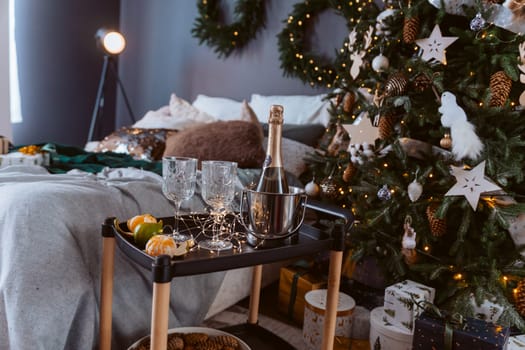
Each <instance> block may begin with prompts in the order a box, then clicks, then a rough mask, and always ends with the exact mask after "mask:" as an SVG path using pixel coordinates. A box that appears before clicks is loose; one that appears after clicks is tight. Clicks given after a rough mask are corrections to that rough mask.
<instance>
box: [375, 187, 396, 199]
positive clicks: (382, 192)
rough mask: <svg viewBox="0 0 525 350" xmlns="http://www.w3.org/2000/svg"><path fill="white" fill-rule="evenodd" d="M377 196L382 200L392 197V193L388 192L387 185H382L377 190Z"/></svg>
mask: <svg viewBox="0 0 525 350" xmlns="http://www.w3.org/2000/svg"><path fill="white" fill-rule="evenodd" d="M377 198H379V199H380V200H382V201H388V200H390V199H391V198H392V194H391V193H390V190H389V189H388V186H387V185H383V187H381V188H380V189H379V191H377Z"/></svg>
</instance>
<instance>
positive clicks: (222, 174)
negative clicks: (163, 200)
mask: <svg viewBox="0 0 525 350" xmlns="http://www.w3.org/2000/svg"><path fill="white" fill-rule="evenodd" d="M201 168H202V176H201V180H202V187H201V192H202V199H204V201H205V202H206V203H207V204H208V205H209V206H210V207H211V214H212V215H213V216H214V219H215V223H214V227H213V228H212V238H211V239H207V240H203V241H201V242H199V247H201V248H204V249H209V250H225V249H230V248H232V243H231V242H230V241H227V240H223V239H221V237H220V234H221V232H222V231H223V225H222V223H223V219H224V215H225V213H226V211H227V210H228V206H229V205H230V203H231V202H232V201H233V198H234V196H235V180H236V179H237V163H235V162H227V161H214V160H209V161H203V162H201Z"/></svg>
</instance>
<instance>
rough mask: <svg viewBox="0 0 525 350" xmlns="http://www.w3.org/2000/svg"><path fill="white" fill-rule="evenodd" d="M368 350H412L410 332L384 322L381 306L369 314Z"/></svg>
mask: <svg viewBox="0 0 525 350" xmlns="http://www.w3.org/2000/svg"><path fill="white" fill-rule="evenodd" d="M369 339H370V349H388V350H412V331H409V330H407V329H404V328H399V327H396V326H394V325H393V324H391V323H390V322H389V321H387V320H386V317H385V312H384V309H383V307H382V306H379V307H376V308H375V309H373V310H372V311H371V312H370V338H369Z"/></svg>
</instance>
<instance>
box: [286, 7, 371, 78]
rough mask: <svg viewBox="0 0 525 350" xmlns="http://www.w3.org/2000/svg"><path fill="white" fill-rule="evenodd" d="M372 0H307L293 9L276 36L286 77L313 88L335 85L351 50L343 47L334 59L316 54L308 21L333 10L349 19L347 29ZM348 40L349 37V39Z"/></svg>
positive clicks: (354, 22) (354, 23)
mask: <svg viewBox="0 0 525 350" xmlns="http://www.w3.org/2000/svg"><path fill="white" fill-rule="evenodd" d="M369 2H370V0H365V1H361V2H358V1H344V0H307V1H304V2H301V3H297V4H295V5H294V7H293V11H292V13H291V14H289V15H288V18H287V19H286V20H285V21H284V23H286V26H285V27H284V29H283V30H282V31H281V32H280V33H279V34H278V35H277V39H278V45H279V52H280V56H279V58H280V60H281V68H282V69H283V71H284V75H285V76H292V77H297V78H299V79H301V81H302V82H303V83H305V84H309V85H310V86H312V87H315V86H319V87H327V88H333V87H334V85H335V83H336V81H337V80H338V79H339V78H340V77H339V75H338V74H337V71H338V70H339V69H341V68H344V66H345V62H347V61H348V59H347V56H346V55H345V54H347V53H348V49H347V48H345V47H344V45H343V48H341V49H340V50H339V51H336V57H335V59H334V61H330V60H329V59H328V58H326V57H322V56H320V55H316V54H315V53H313V52H310V51H309V45H310V43H309V40H308V37H307V34H308V33H307V29H308V24H309V23H311V22H312V21H313V19H314V17H315V16H316V15H318V14H320V13H321V12H323V11H325V10H328V9H333V10H335V11H336V13H338V14H340V15H341V16H343V17H344V18H345V20H346V24H347V27H348V29H349V30H350V28H351V27H353V26H355V25H356V21H355V19H354V17H355V18H359V17H360V16H362V14H363V11H368V10H371V9H372V7H370V6H367V4H368V3H369ZM346 41H348V40H346Z"/></svg>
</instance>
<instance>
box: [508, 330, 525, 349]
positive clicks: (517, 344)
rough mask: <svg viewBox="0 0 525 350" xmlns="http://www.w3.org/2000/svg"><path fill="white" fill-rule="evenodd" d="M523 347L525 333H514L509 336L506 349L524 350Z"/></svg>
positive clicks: (524, 344) (524, 345)
mask: <svg viewBox="0 0 525 350" xmlns="http://www.w3.org/2000/svg"><path fill="white" fill-rule="evenodd" d="M524 349H525V334H521V335H514V336H512V337H510V338H509V345H508V346H507V350H524Z"/></svg>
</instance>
